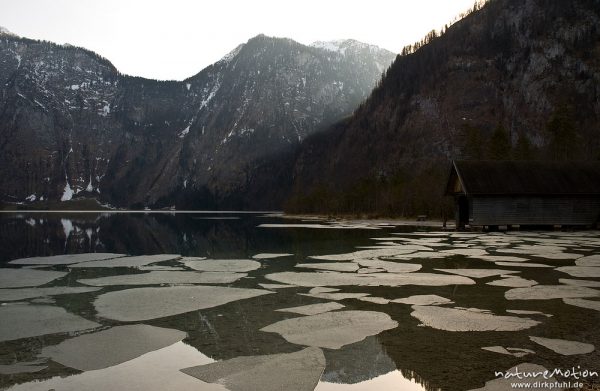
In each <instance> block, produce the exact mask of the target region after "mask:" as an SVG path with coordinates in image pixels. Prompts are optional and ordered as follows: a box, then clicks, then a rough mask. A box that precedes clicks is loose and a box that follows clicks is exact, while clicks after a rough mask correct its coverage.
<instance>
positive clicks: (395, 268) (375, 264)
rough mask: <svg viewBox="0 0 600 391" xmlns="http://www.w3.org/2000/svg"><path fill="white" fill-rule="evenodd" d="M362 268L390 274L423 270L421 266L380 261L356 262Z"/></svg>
mask: <svg viewBox="0 0 600 391" xmlns="http://www.w3.org/2000/svg"><path fill="white" fill-rule="evenodd" d="M356 262H357V263H358V264H359V265H360V266H364V267H368V268H374V269H384V270H386V271H387V272H388V273H411V272H416V271H417V270H420V269H421V267H422V266H421V265H420V264H416V263H403V262H390V261H380V260H378V259H359V260H357V261H356Z"/></svg>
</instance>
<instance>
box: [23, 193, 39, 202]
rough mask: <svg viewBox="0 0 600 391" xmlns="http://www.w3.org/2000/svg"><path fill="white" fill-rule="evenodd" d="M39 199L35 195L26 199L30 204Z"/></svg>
mask: <svg viewBox="0 0 600 391" xmlns="http://www.w3.org/2000/svg"><path fill="white" fill-rule="evenodd" d="M36 199H37V197H36V195H35V194H32V195H30V196H29V197H27V198H25V201H29V202H33V201H35V200H36Z"/></svg>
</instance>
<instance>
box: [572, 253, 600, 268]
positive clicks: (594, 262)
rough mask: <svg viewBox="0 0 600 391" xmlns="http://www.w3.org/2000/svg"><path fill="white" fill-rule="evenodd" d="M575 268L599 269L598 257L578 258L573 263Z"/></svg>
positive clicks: (599, 257) (599, 260)
mask: <svg viewBox="0 0 600 391" xmlns="http://www.w3.org/2000/svg"><path fill="white" fill-rule="evenodd" d="M575 264H576V265H577V266H597V267H600V255H598V254H596V255H590V256H587V257H583V258H579V259H578V260H576V261H575Z"/></svg>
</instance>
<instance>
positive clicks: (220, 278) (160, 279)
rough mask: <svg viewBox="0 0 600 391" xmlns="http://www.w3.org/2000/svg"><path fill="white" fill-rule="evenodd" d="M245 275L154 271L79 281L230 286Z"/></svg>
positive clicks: (103, 283)
mask: <svg viewBox="0 0 600 391" xmlns="http://www.w3.org/2000/svg"><path fill="white" fill-rule="evenodd" d="M246 276H247V274H245V273H229V272H204V273H201V272H191V271H173V272H169V271H152V272H149V273H139V274H120V275H116V276H109V277H99V278H90V279H82V280H77V282H79V283H80V284H85V285H92V286H114V285H157V284H230V283H232V282H235V281H237V280H239V279H240V278H242V277H246Z"/></svg>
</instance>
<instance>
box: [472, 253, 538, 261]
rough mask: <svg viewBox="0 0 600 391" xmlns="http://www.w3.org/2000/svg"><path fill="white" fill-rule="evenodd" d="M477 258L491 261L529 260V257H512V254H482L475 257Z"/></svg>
mask: <svg viewBox="0 0 600 391" xmlns="http://www.w3.org/2000/svg"><path fill="white" fill-rule="evenodd" d="M474 258H477V259H482V260H484V261H489V262H517V263H523V262H526V261H527V258H521V257H511V256H506V255H481V256H478V257H474Z"/></svg>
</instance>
